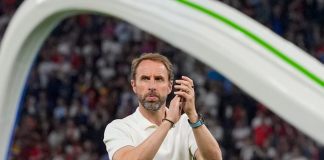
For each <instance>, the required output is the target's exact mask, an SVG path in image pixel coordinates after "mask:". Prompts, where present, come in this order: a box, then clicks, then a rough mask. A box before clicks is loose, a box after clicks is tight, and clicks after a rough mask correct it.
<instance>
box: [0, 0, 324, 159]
mask: <svg viewBox="0 0 324 160" xmlns="http://www.w3.org/2000/svg"><path fill="white" fill-rule="evenodd" d="M22 2H23V1H22V0H1V1H0V39H2V36H3V33H4V32H5V30H6V27H7V25H8V23H9V21H10V19H11V17H12V16H13V14H14V13H15V11H16V9H17V8H18V7H19V5H20V4H21V3H22ZM223 2H224V3H226V4H228V5H230V6H232V7H234V8H236V9H237V10H240V11H241V12H243V13H244V14H246V15H248V16H250V17H252V18H253V19H255V20H257V21H259V22H260V23H262V24H263V25H265V26H267V27H268V28H270V29H271V30H273V31H274V32H275V33H277V34H278V35H280V36H282V37H283V38H285V39H287V40H289V41H291V42H293V43H294V44H296V45H297V46H299V47H300V48H302V49H303V50H305V51H306V52H308V53H309V54H311V55H312V56H314V57H315V58H317V59H318V60H319V61H321V62H322V63H324V1H323V0H294V1H290V0H239V1H237V0H223ZM22 27H23V26H22ZM144 52H160V53H162V54H163V55H165V56H167V57H168V58H170V59H171V62H173V63H174V65H175V75H176V78H178V77H180V76H181V75H187V76H189V77H191V78H192V79H193V80H194V82H195V90H196V103H197V108H198V110H199V112H201V113H203V114H204V117H205V119H206V123H207V125H208V127H209V129H210V131H211V132H212V134H213V135H214V137H215V138H216V139H217V140H218V142H219V143H220V145H221V147H222V151H223V156H224V160H237V159H241V160H258V159H262V160H263V159H264V160H306V159H310V160H324V147H323V146H320V145H318V144H317V143H316V142H315V141H313V140H312V139H310V138H309V137H307V136H305V135H304V134H303V133H301V132H300V131H298V130H296V129H295V128H294V127H293V126H291V125H290V124H288V123H287V122H285V121H284V120H282V119H281V118H280V117H278V116H277V115H275V114H274V113H272V112H271V111H270V110H268V109H267V106H264V105H263V104H261V103H259V102H257V101H256V100H254V99H253V98H252V97H250V96H249V95H247V94H246V93H245V92H244V91H242V90H241V89H240V88H238V87H237V86H235V84H233V83H232V82H231V81H229V80H228V79H226V77H223V76H222V75H220V74H219V73H218V72H217V71H215V70H213V69H211V68H210V67H209V66H206V65H205V64H203V63H201V62H200V61H198V60H196V59H195V58H193V57H191V56H189V55H188V54H186V53H184V52H183V51H181V50H179V49H177V48H174V47H173V46H171V45H169V44H168V43H166V42H164V41H162V40H160V39H158V38H156V37H154V36H152V35H150V34H148V33H145V32H143V31H141V30H140V29H138V28H136V27H135V26H133V25H131V24H129V23H127V22H124V21H122V20H119V19H116V18H113V17H107V16H100V15H78V16H74V17H70V18H67V19H65V20H64V21H62V22H61V23H60V24H59V25H58V26H57V27H56V28H55V30H53V31H52V33H51V34H50V36H49V37H48V38H47V40H46V41H45V43H44V44H43V46H42V48H41V49H40V51H39V53H38V56H37V57H36V59H35V61H34V64H33V66H32V68H31V69H30V74H29V77H28V80H27V82H26V86H25V91H24V93H25V94H24V96H23V98H22V102H21V107H20V112H19V115H20V116H19V118H18V123H17V126H16V128H15V130H14V135H13V144H12V146H11V150H10V154H9V155H10V157H9V159H13V160H47V159H51V160H108V156H107V152H106V150H105V146H104V144H103V142H102V139H103V133H104V129H105V127H106V125H107V124H108V123H109V122H111V121H112V120H114V119H116V118H123V117H125V116H127V115H129V114H131V113H132V112H133V111H134V110H135V109H136V107H137V106H138V104H137V99H136V97H135V95H134V94H133V92H132V90H131V86H130V81H129V80H130V77H129V75H130V63H131V60H132V59H133V58H135V57H138V56H139V55H140V54H141V53H144Z"/></svg>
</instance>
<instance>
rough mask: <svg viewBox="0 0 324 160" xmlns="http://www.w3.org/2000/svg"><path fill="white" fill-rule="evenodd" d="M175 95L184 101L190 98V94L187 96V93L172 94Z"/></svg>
mask: <svg viewBox="0 0 324 160" xmlns="http://www.w3.org/2000/svg"><path fill="white" fill-rule="evenodd" d="M174 94H175V95H178V96H180V97H183V98H185V99H189V98H190V97H191V96H190V94H188V93H187V92H183V91H177V92H174Z"/></svg>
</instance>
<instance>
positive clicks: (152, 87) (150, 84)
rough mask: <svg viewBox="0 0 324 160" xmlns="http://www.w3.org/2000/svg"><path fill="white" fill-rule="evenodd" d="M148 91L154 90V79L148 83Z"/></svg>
mask: <svg viewBox="0 0 324 160" xmlns="http://www.w3.org/2000/svg"><path fill="white" fill-rule="evenodd" d="M149 90H156V84H155V80H154V79H152V80H150V82H149Z"/></svg>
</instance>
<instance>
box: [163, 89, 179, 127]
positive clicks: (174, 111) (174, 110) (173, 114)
mask: <svg viewBox="0 0 324 160" xmlns="http://www.w3.org/2000/svg"><path fill="white" fill-rule="evenodd" d="M180 104H181V102H180V96H178V95H176V96H175V97H174V98H173V99H172V100H171V102H170V106H169V109H168V110H167V111H166V117H165V118H166V119H168V120H171V121H172V122H174V123H177V122H178V121H179V119H180V116H181V110H180Z"/></svg>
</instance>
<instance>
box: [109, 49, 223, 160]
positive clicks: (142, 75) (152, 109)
mask: <svg viewBox="0 0 324 160" xmlns="http://www.w3.org/2000/svg"><path fill="white" fill-rule="evenodd" d="M173 77H174V75H173V71H172V65H171V63H170V61H169V60H168V59H167V58H166V57H165V56H162V55H160V54H157V53H148V54H143V55H142V56H140V57H139V58H137V59H134V60H133V62H132V68H131V85H132V88H133V91H134V93H135V94H136V95H137V97H138V101H139V106H138V107H137V110H136V111H135V112H134V113H133V114H132V115H130V116H128V117H126V118H124V119H119V120H114V121H113V122H111V123H110V124H108V125H107V127H106V130H105V133H104V140H103V141H104V143H105V144H106V149H107V152H108V154H109V158H110V159H112V160H138V159H141V160H142V159H143V160H147V159H148V160H152V159H154V160H189V159H194V158H196V159H198V160H202V159H208V160H209V159H211V160H214V159H215V160H216V159H217V160H219V159H222V157H221V150H220V148H219V145H218V143H217V141H216V140H215V139H214V137H213V136H212V135H211V133H210V132H209V130H208V129H207V127H206V126H205V125H204V124H203V120H202V119H201V116H199V115H198V114H197V112H196V108H195V92H194V87H193V81H192V80H191V79H190V78H188V77H186V76H182V77H181V79H180V80H176V81H175V85H174V88H175V89H176V90H177V91H175V92H174V94H175V97H174V98H173V99H172V100H171V102H170V105H169V108H167V107H166V98H167V95H168V94H170V93H171V91H172V85H173ZM181 111H183V112H184V113H185V114H183V115H181Z"/></svg>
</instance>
